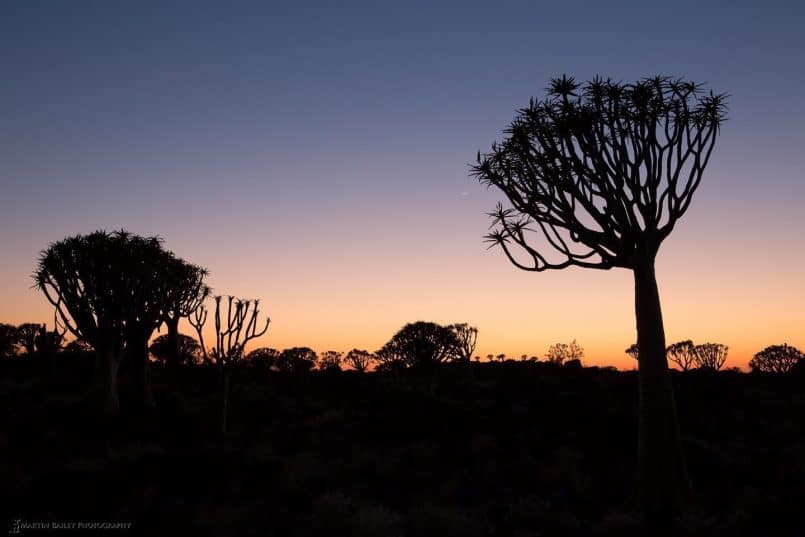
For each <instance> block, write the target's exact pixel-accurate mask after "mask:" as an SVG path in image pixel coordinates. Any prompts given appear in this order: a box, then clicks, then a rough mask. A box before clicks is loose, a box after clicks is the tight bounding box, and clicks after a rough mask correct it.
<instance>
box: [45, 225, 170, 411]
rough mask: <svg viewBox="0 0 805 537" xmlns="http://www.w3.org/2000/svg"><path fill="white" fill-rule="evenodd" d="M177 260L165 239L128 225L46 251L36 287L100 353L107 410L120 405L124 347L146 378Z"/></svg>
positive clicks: (100, 397)
mask: <svg viewBox="0 0 805 537" xmlns="http://www.w3.org/2000/svg"><path fill="white" fill-rule="evenodd" d="M170 258H171V255H170V253H169V252H166V251H164V250H162V247H161V244H160V239H158V238H156V237H140V236H138V235H133V234H131V233H129V232H127V231H124V230H121V231H116V232H113V233H107V232H106V231H96V232H94V233H90V234H88V235H76V236H74V237H68V238H66V239H63V240H61V241H58V242H55V243H53V244H51V245H50V246H49V247H48V248H47V249H46V250H44V251H43V252H42V253H41V255H40V258H39V263H38V266H37V269H36V272H35V274H34V279H35V281H36V286H37V287H38V288H39V289H40V290H41V291H42V292H43V293H44V294H45V297H46V298H47V299H48V301H49V302H50V303H51V304H53V306H54V307H55V308H56V314H57V315H58V319H59V320H60V323H61V324H62V325H63V326H64V327H65V328H66V329H67V330H69V331H70V333H72V334H73V335H74V336H75V337H76V338H78V339H81V340H83V341H86V342H87V343H89V344H90V345H91V346H92V348H93V349H94V350H95V352H96V375H95V377H96V379H95V392H96V397H97V402H98V406H99V409H100V410H101V412H103V413H104V414H106V415H113V414H115V413H116V412H117V410H118V408H119V398H118V386H117V373H118V369H119V367H120V361H121V358H122V355H123V351H124V349H126V350H127V351H128V353H129V355H130V356H131V358H132V361H133V362H134V366H135V369H136V368H138V366H141V367H139V369H140V371H141V373H142V374H141V375H139V377H140V380H141V381H146V373H147V369H145V364H144V360H146V359H147V354H146V353H147V348H146V345H147V341H148V337H150V334H151V333H152V332H153V329H154V328H155V327H156V326H157V325H158V324H159V322H161V318H162V311H163V310H164V297H165V296H166V289H165V285H164V284H165V282H164V280H163V272H162V269H163V268H164V264H165V263H164V262H165V261H166V260H168V259H170ZM141 388H143V389H147V388H148V385H147V383H144V384H143V386H141ZM141 395H143V396H145V395H146V394H145V393H141Z"/></svg>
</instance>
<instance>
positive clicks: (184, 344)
mask: <svg viewBox="0 0 805 537" xmlns="http://www.w3.org/2000/svg"><path fill="white" fill-rule="evenodd" d="M177 343H178V345H179V354H178V355H176V354H175V350H176V349H175V345H176V344H177ZM149 350H150V351H151V354H152V355H153V356H154V358H156V359H157V361H158V362H160V363H163V364H167V363H169V361H170V360H176V362H175V364H176V365H193V364H198V363H200V362H201V356H202V352H201V345H199V343H198V341H197V340H196V338H194V337H191V336H187V335H185V334H177V337H176V338H175V339H173V338H172V337H171V335H170V334H164V335H162V336H159V337H157V338H156V339H154V341H152V342H151V346H150V347H149Z"/></svg>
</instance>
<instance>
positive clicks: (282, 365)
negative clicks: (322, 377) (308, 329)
mask: <svg viewBox="0 0 805 537" xmlns="http://www.w3.org/2000/svg"><path fill="white" fill-rule="evenodd" d="M317 359H318V356H317V355H316V351H314V350H313V349H311V348H310V347H292V348H290V349H285V350H283V351H282V352H281V353H280V355H279V356H278V357H277V361H276V363H275V365H276V366H277V369H279V370H280V371H285V372H288V373H307V372H308V371H310V370H311V369H313V367H314V366H315V365H316V360H317Z"/></svg>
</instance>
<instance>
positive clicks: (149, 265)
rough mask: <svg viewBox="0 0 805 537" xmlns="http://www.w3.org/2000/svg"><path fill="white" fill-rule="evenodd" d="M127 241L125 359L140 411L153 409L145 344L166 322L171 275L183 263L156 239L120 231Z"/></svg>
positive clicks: (170, 291) (146, 346)
mask: <svg viewBox="0 0 805 537" xmlns="http://www.w3.org/2000/svg"><path fill="white" fill-rule="evenodd" d="M119 234H120V236H121V238H122V239H123V240H125V241H126V254H125V262H126V266H125V268H124V269H123V273H124V275H125V279H126V282H127V283H126V287H127V290H126V292H127V296H128V300H127V307H126V309H125V310H123V312H124V320H125V328H124V330H125V340H126V349H125V356H126V357H127V359H129V360H130V364H131V371H132V373H133V380H134V387H135V392H134V393H135V404H136V405H137V406H138V409H140V410H148V409H152V408H154V407H155V406H156V404H155V402H154V394H153V389H152V386H151V371H150V365H149V361H148V357H149V352H148V341H149V340H150V339H151V336H152V335H153V333H154V331H155V330H156V329H157V328H158V327H159V326H160V325H161V324H162V323H163V322H164V321H165V318H166V312H167V311H168V307H169V305H170V301H171V297H172V293H173V287H172V285H173V283H174V282H173V281H171V274H172V272H173V270H174V267H175V266H176V265H177V264H182V263H183V261H181V260H180V259H178V258H176V257H175V256H174V255H173V253H172V252H169V251H167V250H165V249H163V248H162V239H160V238H158V237H139V236H137V235H132V234H129V233H128V232H125V231H121V232H119Z"/></svg>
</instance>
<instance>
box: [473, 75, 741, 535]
mask: <svg viewBox="0 0 805 537" xmlns="http://www.w3.org/2000/svg"><path fill="white" fill-rule="evenodd" d="M725 99H726V97H725V95H717V94H713V93H712V92H709V93H704V92H703V90H702V88H701V87H700V86H699V85H697V84H694V83H692V82H688V81H685V80H681V79H672V78H666V77H654V78H646V79H642V80H639V81H637V82H635V83H631V84H624V83H620V82H613V81H612V80H608V79H606V80H605V79H601V78H595V79H594V80H592V81H590V82H586V83H584V84H580V83H577V82H576V81H575V80H574V79H573V78H570V77H566V76H563V77H562V78H559V79H554V80H552V82H551V85H550V87H549V89H548V96H547V98H545V99H544V100H537V99H532V100H531V102H530V104H529V106H528V107H526V108H524V109H522V110H520V111H519V112H518V114H517V116H516V118H515V119H514V121H513V122H512V124H511V126H510V127H509V129H508V130H506V131H505V134H506V135H507V138H506V139H505V140H504V141H503V142H501V143H496V144H493V146H492V151H491V152H490V153H487V154H484V155H481V154H480V152H479V154H478V157H477V163H476V164H475V165H473V167H472V174H473V175H474V176H475V177H477V178H478V179H479V180H480V182H481V183H483V184H486V185H488V186H494V187H497V188H498V189H500V190H501V191H502V192H503V193H504V194H505V195H506V197H507V198H508V200H509V202H510V203H511V207H508V208H504V207H503V206H502V205H501V204H498V206H497V208H496V210H495V211H494V212H492V213H490V216H492V218H493V225H492V227H493V228H494V229H493V231H492V232H491V233H490V234H489V236H488V240H489V241H490V242H491V243H492V245H493V246H494V245H497V246H499V247H501V248H502V249H503V251H504V252H505V254H506V256H507V257H508V258H509V260H510V261H511V262H512V263H513V264H514V265H515V266H517V267H518V268H520V269H523V270H530V271H536V272H540V271H544V270H548V269H561V268H564V267H569V266H578V267H587V268H596V269H610V268H613V267H623V268H627V269H630V270H632V271H633V273H634V281H635V313H636V319H637V346H638V348H639V349H640V353H639V357H638V367H639V371H640V374H639V378H640V380H639V385H640V419H639V439H638V499H639V504H640V507H641V510H642V512H643V515H644V521H645V522H646V524H651V525H654V524H663V523H664V522H665V521H670V517H671V514H672V513H673V512H675V511H676V510H678V508H679V507H680V506H681V505H682V503H683V502H684V501H685V499H686V498H687V497H688V494H689V486H688V481H687V477H686V470H685V464H684V458H683V454H682V449H681V443H680V438H679V427H678V422H677V416H676V407H675V403H674V398H673V392H672V389H671V384H670V377H669V374H668V363H667V360H666V357H665V334H664V329H663V321H662V313H661V308H660V298H659V292H658V290H657V281H656V277H655V273H654V261H655V258H656V255H657V252H658V250H659V247H660V244H661V243H662V241H663V239H665V238H666V237H667V236H668V235H669V234H670V233H671V231H672V230H673V228H674V225H675V224H676V222H677V220H678V219H679V218H680V217H681V216H682V215H683V214H684V213H685V211H686V210H687V208H688V207H689V205H690V202H691V200H692V198H693V194H694V192H695V191H696V189H697V187H698V186H699V183H700V181H701V178H702V174H703V172H704V169H705V167H706V166H707V163H708V161H709V159H710V156H711V154H712V151H713V147H714V144H715V141H716V137H717V135H718V133H719V129H720V125H721V123H722V121H723V120H724V119H725V113H726V105H725Z"/></svg>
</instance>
